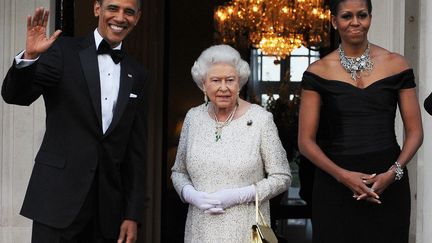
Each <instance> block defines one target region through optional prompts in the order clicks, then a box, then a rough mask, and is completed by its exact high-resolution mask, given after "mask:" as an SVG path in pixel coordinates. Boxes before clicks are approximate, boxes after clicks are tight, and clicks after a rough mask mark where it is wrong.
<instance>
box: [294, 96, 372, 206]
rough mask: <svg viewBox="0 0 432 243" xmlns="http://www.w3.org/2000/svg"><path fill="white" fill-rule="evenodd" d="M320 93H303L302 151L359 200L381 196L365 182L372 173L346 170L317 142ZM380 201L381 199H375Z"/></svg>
mask: <svg viewBox="0 0 432 243" xmlns="http://www.w3.org/2000/svg"><path fill="white" fill-rule="evenodd" d="M320 102H321V97H320V95H319V93H317V92H315V91H312V90H303V91H302V95H301V104H300V114H299V135H298V144H299V150H300V153H302V154H303V155H304V156H305V157H307V158H308V159H309V160H310V161H312V162H313V163H314V164H315V165H316V166H317V167H319V168H320V169H322V170H323V171H325V172H327V173H328V174H330V175H331V176H333V177H334V178H335V179H336V180H337V181H339V182H340V183H342V184H344V185H345V186H346V187H348V188H349V189H350V190H351V191H352V192H353V193H354V195H355V196H359V195H362V196H361V197H358V199H359V200H361V199H364V198H366V197H367V196H369V197H373V198H379V197H378V195H377V194H376V193H375V192H373V191H371V190H370V188H368V187H367V186H366V185H365V184H364V183H363V180H364V179H365V178H370V177H371V175H368V174H363V173H359V172H353V171H348V170H345V169H343V168H341V167H339V166H338V165H336V164H335V163H334V162H333V161H331V160H330V159H329V158H328V157H327V156H326V155H325V154H324V152H323V151H322V150H321V148H320V147H319V146H318V144H317V143H316V133H317V130H318V125H319V118H320ZM375 202H379V201H375Z"/></svg>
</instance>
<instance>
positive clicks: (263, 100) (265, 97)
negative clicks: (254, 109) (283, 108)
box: [261, 94, 279, 108]
mask: <svg viewBox="0 0 432 243" xmlns="http://www.w3.org/2000/svg"><path fill="white" fill-rule="evenodd" d="M273 99H275V100H277V99H279V95H278V94H273ZM268 101H269V96H268V95H267V94H261V106H262V107H264V108H267V102H268Z"/></svg>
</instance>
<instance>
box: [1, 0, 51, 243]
mask: <svg viewBox="0 0 432 243" xmlns="http://www.w3.org/2000/svg"><path fill="white" fill-rule="evenodd" d="M40 6H43V7H46V8H50V9H52V10H54V6H55V4H54V0H19V1H17V0H0V80H1V81H0V82H2V80H3V78H4V76H5V75H6V72H7V71H8V69H9V67H10V65H11V63H12V59H13V57H14V56H15V55H16V53H18V52H19V51H20V50H22V49H23V48H24V47H25V30H26V16H27V15H32V14H33V12H34V9H35V8H36V7H40ZM51 13H54V11H51ZM51 16H54V15H53V14H52V15H51ZM51 20H53V18H51ZM50 22H51V23H50V26H52V25H53V24H52V23H53V21H50ZM44 119H45V110H44V106H43V101H42V99H39V100H38V101H36V102H35V103H34V104H33V105H32V106H30V107H19V106H12V105H8V104H6V103H4V102H3V100H1V101H0V137H1V140H0V243H9V242H13V243H28V242H30V236H31V221H30V220H28V219H26V218H24V217H22V216H20V215H19V210H20V208H21V204H22V201H23V198H24V193H25V191H26V188H27V183H28V179H29V176H30V173H31V170H32V167H33V160H34V156H35V154H36V152H37V150H38V148H39V146H40V142H41V140H42V136H43V132H44Z"/></svg>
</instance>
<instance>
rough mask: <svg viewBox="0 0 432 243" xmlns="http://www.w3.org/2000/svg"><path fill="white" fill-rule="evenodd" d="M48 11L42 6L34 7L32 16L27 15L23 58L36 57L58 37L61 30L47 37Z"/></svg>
mask: <svg viewBox="0 0 432 243" xmlns="http://www.w3.org/2000/svg"><path fill="white" fill-rule="evenodd" d="M48 16H49V11H48V10H46V9H44V8H43V7H40V8H36V10H35V12H34V16H33V17H32V16H28V17H27V37H26V50H25V53H24V57H23V58H24V59H36V58H37V57H38V56H39V55H40V54H41V53H43V52H45V51H46V50H48V48H49V47H50V46H51V45H52V44H53V43H54V41H55V40H56V39H57V37H59V35H60V33H61V30H57V31H56V32H54V34H53V35H52V36H51V37H49V38H48V37H47V34H46V32H47V29H46V27H47V24H48Z"/></svg>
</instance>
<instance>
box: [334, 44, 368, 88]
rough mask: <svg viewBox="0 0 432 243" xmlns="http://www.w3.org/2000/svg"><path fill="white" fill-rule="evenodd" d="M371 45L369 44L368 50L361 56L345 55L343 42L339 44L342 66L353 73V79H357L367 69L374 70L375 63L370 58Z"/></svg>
mask: <svg viewBox="0 0 432 243" xmlns="http://www.w3.org/2000/svg"><path fill="white" fill-rule="evenodd" d="M369 52H370V45H369V43H368V44H367V47H366V50H365V51H364V53H363V54H362V55H361V56H359V57H347V56H345V51H344V50H343V48H342V44H339V58H340V63H341V64H342V67H344V68H345V70H346V71H347V72H348V73H350V74H351V79H352V80H354V81H357V79H358V78H360V76H361V73H363V72H364V71H367V72H368V73H370V72H372V69H373V67H374V63H373V61H372V60H371V58H370V55H369Z"/></svg>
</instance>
